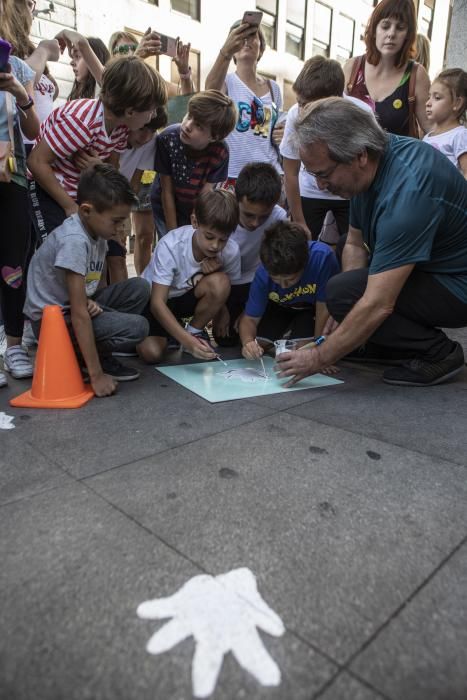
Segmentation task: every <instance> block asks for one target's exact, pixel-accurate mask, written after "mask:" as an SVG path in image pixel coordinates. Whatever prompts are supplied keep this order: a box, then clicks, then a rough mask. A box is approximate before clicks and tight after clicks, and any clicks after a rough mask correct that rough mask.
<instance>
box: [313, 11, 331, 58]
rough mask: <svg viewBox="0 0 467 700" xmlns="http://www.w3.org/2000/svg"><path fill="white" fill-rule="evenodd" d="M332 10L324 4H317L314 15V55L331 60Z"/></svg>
mask: <svg viewBox="0 0 467 700" xmlns="http://www.w3.org/2000/svg"><path fill="white" fill-rule="evenodd" d="M331 30H332V8H331V7H328V5H324V4H323V3H322V2H315V8H314V14H313V49H312V54H313V56H316V55H317V54H319V55H320V56H326V57H327V58H329V54H330V50H331Z"/></svg>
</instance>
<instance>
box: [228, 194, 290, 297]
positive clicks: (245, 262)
mask: <svg viewBox="0 0 467 700" xmlns="http://www.w3.org/2000/svg"><path fill="white" fill-rule="evenodd" d="M286 218H287V214H286V213H285V211H284V210H283V209H282V207H280V206H278V205H277V204H276V206H275V207H274V209H273V210H272V212H271V213H270V215H269V216H268V218H267V220H266V221H265V222H264V224H262V225H261V226H258V228H255V230H254V231H248V229H246V228H243V226H242V225H241V224H239V225H238V226H237V228H236V229H235V231H234V232H233V233H232V235H231V239H232V240H233V241H235V243H236V244H237V245H238V247H239V248H240V258H241V276H240V279H239V280H238V282H236V284H248V283H249V282H251V281H252V279H253V277H254V276H255V272H256V269H257V267H258V265H259V263H260V260H259V249H260V246H261V241H262V240H263V234H264V232H265V231H266V229H268V228H269V227H270V226H272V225H273V224H275V223H276V221H282V219H286Z"/></svg>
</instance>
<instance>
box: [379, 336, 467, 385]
mask: <svg viewBox="0 0 467 700" xmlns="http://www.w3.org/2000/svg"><path fill="white" fill-rule="evenodd" d="M463 367H464V351H463V350H462V347H461V346H460V345H459V343H454V347H453V349H452V350H451V352H450V353H449V355H447V357H445V358H444V360H439V361H438V362H427V361H426V360H420V359H416V360H409V361H408V362H406V363H405V364H404V365H403V366H402V367H398V368H393V369H387V370H386V371H385V372H384V374H383V382H386V384H397V385H401V386H434V385H435V384H441V383H442V382H446V381H448V379H451V378H452V377H454V376H455V375H456V374H458V373H459V372H460V371H461V370H462V368H463Z"/></svg>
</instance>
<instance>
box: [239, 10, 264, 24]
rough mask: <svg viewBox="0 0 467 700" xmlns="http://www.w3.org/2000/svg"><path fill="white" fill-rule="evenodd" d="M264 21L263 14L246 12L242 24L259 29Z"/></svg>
mask: <svg viewBox="0 0 467 700" xmlns="http://www.w3.org/2000/svg"><path fill="white" fill-rule="evenodd" d="M262 19H263V13H262V12H245V14H244V15H243V19H242V22H246V23H247V24H251V25H253V26H254V27H259V25H260V24H261V20H262Z"/></svg>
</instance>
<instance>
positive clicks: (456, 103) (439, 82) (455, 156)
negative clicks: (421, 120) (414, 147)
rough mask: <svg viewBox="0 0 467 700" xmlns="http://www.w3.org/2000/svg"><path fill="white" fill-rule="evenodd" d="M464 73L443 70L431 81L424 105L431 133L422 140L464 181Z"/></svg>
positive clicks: (466, 139)
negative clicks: (459, 173) (440, 154)
mask: <svg viewBox="0 0 467 700" xmlns="http://www.w3.org/2000/svg"><path fill="white" fill-rule="evenodd" d="M466 109H467V73H466V72H465V70H462V68H449V69H447V70H443V71H442V73H440V74H439V75H438V76H437V77H436V78H435V79H434V81H433V84H432V86H431V88H430V96H429V98H428V101H427V103H426V115H427V118H428V120H429V121H430V124H431V126H432V129H431V130H430V131H429V133H428V134H427V135H426V136H425V138H424V139H423V140H424V141H426V143H429V144H430V146H433V147H434V148H437V149H438V151H441V153H444V155H445V156H446V157H447V158H449V160H450V161H451V163H453V164H454V165H455V166H456V168H458V169H459V170H460V171H461V173H462V174H463V175H464V177H465V178H467V129H466V128H465V126H464V124H465V120H466Z"/></svg>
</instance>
